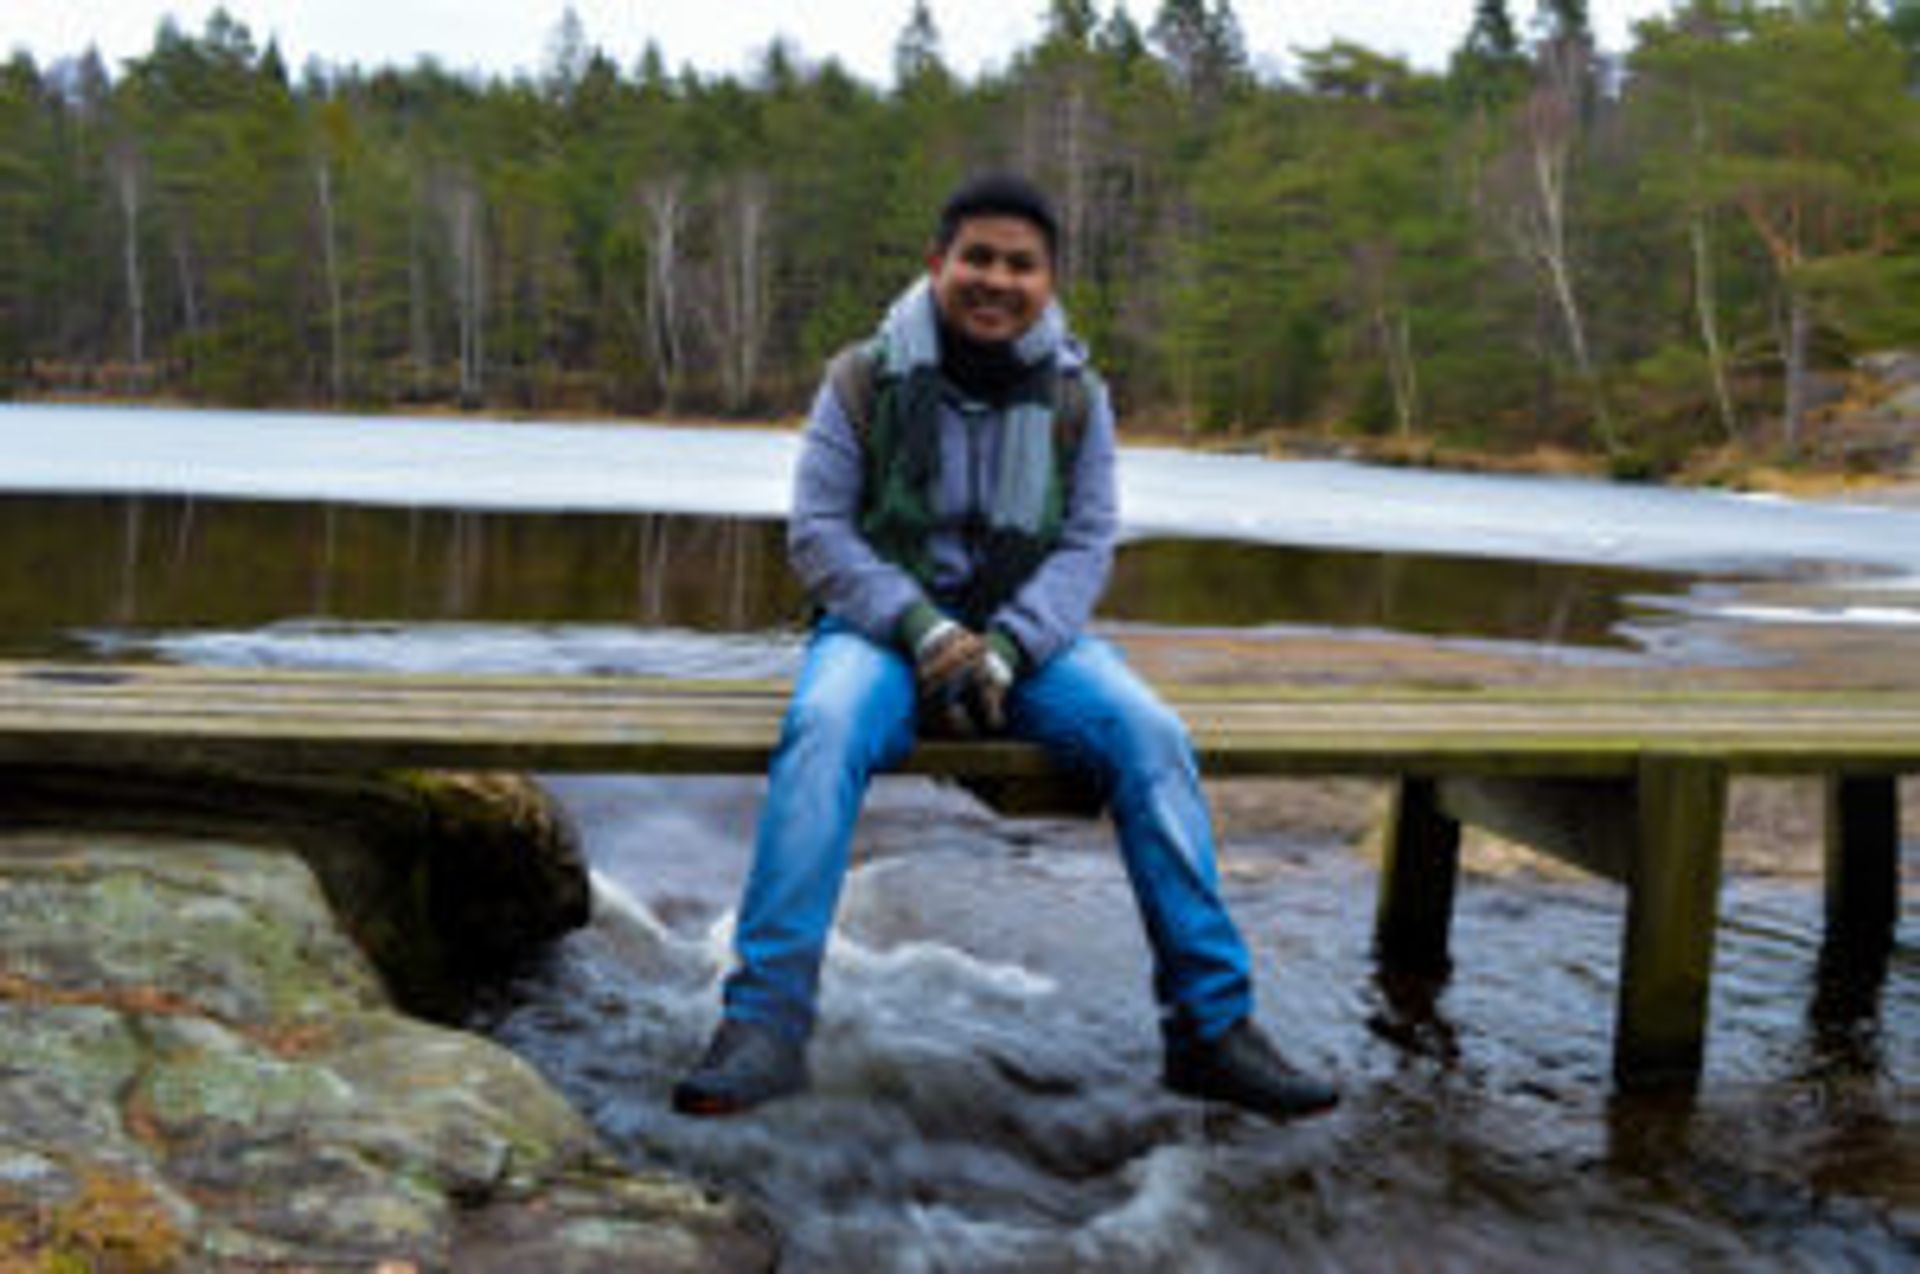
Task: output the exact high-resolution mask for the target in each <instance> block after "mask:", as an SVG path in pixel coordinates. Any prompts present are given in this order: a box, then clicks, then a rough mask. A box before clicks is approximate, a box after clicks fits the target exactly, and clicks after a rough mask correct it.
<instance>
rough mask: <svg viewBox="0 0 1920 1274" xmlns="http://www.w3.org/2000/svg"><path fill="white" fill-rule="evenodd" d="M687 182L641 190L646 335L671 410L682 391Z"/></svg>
mask: <svg viewBox="0 0 1920 1274" xmlns="http://www.w3.org/2000/svg"><path fill="white" fill-rule="evenodd" d="M683 190H684V187H683V183H682V182H681V181H680V179H679V178H677V177H671V178H667V179H666V180H663V181H657V182H651V183H649V184H648V185H647V187H646V188H645V189H644V190H642V191H641V194H640V198H641V201H642V202H643V203H644V204H645V205H646V209H647V223H648V229H649V236H648V244H647V247H648V252H647V332H648V335H649V337H650V338H651V344H652V347H653V364H654V369H655V372H656V374H657V376H658V377H659V382H660V397H661V400H662V402H663V403H664V405H665V406H666V408H667V410H668V411H671V410H673V405H674V400H675V398H676V397H677V395H678V391H679V387H680V369H681V363H682V357H681V348H682V342H681V331H680V326H681V322H682V320H681V308H682V307H681V303H680V290H679V279H680V270H681V264H680V227H681V218H682V215H683V213H684V203H685V197H684V193H683Z"/></svg>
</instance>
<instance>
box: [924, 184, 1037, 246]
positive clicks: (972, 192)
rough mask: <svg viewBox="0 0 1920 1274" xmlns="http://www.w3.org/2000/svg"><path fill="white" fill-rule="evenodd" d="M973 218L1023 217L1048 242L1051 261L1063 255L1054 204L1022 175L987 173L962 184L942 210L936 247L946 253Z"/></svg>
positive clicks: (948, 198) (949, 196)
mask: <svg viewBox="0 0 1920 1274" xmlns="http://www.w3.org/2000/svg"><path fill="white" fill-rule="evenodd" d="M969 217H1019V218H1020V219H1021V220H1023V221H1030V222H1032V223H1033V224H1034V225H1035V226H1037V227H1039V230H1040V234H1041V236H1042V237H1043V238H1045V239H1046V241H1047V257H1048V258H1049V259H1050V260H1051V259H1054V258H1057V257H1058V256H1059V254H1060V222H1059V221H1058V219H1056V218H1055V217H1054V215H1053V204H1052V203H1051V202H1049V201H1048V199H1047V197H1046V195H1045V194H1043V193H1041V190H1040V187H1038V186H1036V185H1034V184H1033V183H1032V182H1030V181H1028V180H1027V179H1026V178H1025V177H1022V176H1020V175H1019V174H1018V173H1004V172H1001V173H983V174H981V175H980V176H977V177H970V178H968V179H967V180H966V181H965V182H962V183H961V184H960V186H959V188H958V189H956V190H955V191H954V192H953V193H952V194H951V195H948V196H947V202H946V203H945V205H943V206H942V207H941V209H940V226H939V229H938V230H937V231H936V233H935V235H934V246H935V247H937V248H940V249H942V250H943V251H944V250H945V249H947V248H949V247H952V246H953V241H954V239H955V237H957V236H958V235H959V233H960V223H961V222H962V221H965V220H966V219H967V218H969Z"/></svg>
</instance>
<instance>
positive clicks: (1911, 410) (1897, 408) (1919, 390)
mask: <svg viewBox="0 0 1920 1274" xmlns="http://www.w3.org/2000/svg"><path fill="white" fill-rule="evenodd" d="M1879 410H1880V414H1881V416H1882V417H1884V418H1886V419H1889V420H1910V421H1914V422H1916V423H1920V384H1916V385H1910V386H1908V387H1907V388H1906V389H1903V390H1901V391H1900V392H1899V393H1897V394H1894V395H1893V396H1892V397H1890V398H1888V399H1887V400H1886V401H1885V402H1883V403H1881V404H1880V409H1879Z"/></svg>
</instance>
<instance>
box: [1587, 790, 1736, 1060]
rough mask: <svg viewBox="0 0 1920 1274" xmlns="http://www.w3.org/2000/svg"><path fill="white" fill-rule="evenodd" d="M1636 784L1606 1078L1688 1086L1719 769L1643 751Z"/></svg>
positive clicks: (1709, 956) (1698, 1014) (1708, 933)
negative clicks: (1610, 1064) (1633, 832)
mask: <svg viewBox="0 0 1920 1274" xmlns="http://www.w3.org/2000/svg"><path fill="white" fill-rule="evenodd" d="M1638 787H1639V793H1638V801H1637V805H1638V809H1639V818H1638V834H1637V836H1636V837H1635V843H1634V845H1633V852H1632V860H1631V864H1630V867H1629V870H1628V873H1627V917H1626V924H1625V926H1624V929H1623V935H1622V941H1621V953H1620V987H1619V1001H1618V1013H1617V1017H1616V1022H1615V1026H1614V1040H1613V1042H1614V1053H1613V1074H1614V1081H1615V1082H1616V1083H1617V1084H1618V1085H1619V1086H1620V1087H1621V1088H1623V1089H1649V1088H1668V1087H1691V1086H1692V1085H1693V1084H1694V1083H1695V1082H1696V1081H1697V1080H1698V1079H1699V1075H1700V1068H1701V1063H1702V1061H1703V1059H1704V1055H1705V1042H1706V1029H1707V1004H1708V999H1707V997H1708V983H1709V980H1710V978H1711V976H1712V971H1713V943H1714V930H1715V927H1716V923H1717V921H1718V918H1719V917H1718V908H1719V897H1720V862H1721V832H1722V830H1723V826H1724V824H1725V821H1726V805H1727V767H1726V765H1725V764H1724V763H1723V762H1722V761H1720V760H1719V759H1718V758H1716V757H1711V756H1701V755H1694V754H1680V753H1665V754H1662V753H1649V754H1647V755H1646V756H1645V757H1643V758H1642V759H1641V762H1640V777H1639V784H1638Z"/></svg>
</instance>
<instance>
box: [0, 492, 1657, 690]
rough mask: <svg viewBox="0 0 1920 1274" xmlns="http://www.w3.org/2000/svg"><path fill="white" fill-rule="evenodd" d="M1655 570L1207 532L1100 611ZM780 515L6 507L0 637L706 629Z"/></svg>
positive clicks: (1139, 556)
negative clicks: (262, 629) (266, 627)
mask: <svg viewBox="0 0 1920 1274" xmlns="http://www.w3.org/2000/svg"><path fill="white" fill-rule="evenodd" d="M1677 579H1678V577H1676V576H1672V575H1662V574H1657V573H1654V572H1648V571H1632V570H1621V569H1606V568H1596V567H1578V566H1564V565H1550V564H1542V563H1529V562H1511V561H1495V560H1481V559H1471V558H1448V557H1438V556H1423V555H1410V554H1389V553H1372V552H1345V551H1338V552H1336V551H1317V550H1304V549H1292V548H1283V547H1276V546H1271V545H1254V544H1240V543H1229V542H1224V541H1217V540H1191V539H1156V540H1149V541H1140V542H1136V543H1132V544H1129V545H1126V546H1125V547H1123V549H1122V550H1121V552H1120V555H1119V560H1118V562H1117V565H1116V568H1115V577H1114V581H1113V585H1112V588H1111V589H1110V590H1109V593H1108V595H1107V598H1106V600H1105V603H1104V604H1103V607H1102V611H1101V613H1102V615H1103V616H1105V617H1106V618H1109V619H1114V620H1125V621H1131V622H1136V623H1145V624H1162V625H1172V626H1179V627H1194V628H1206V627H1232V628H1242V627H1255V626H1261V625H1279V624H1307V625H1324V626H1332V627H1366V628H1379V629H1393V630H1399V631H1405V632H1415V633H1424V634H1442V635H1471V636H1481V637H1492V638H1505V639H1512V640H1520V641H1533V642H1543V643H1549V644H1567V645H1596V644H1612V645H1619V644H1624V643H1623V642H1622V640H1621V638H1620V637H1619V636H1618V634H1617V632H1616V626H1617V625H1618V624H1619V623H1620V622H1621V621H1622V620H1623V619H1625V618H1626V617H1627V615H1628V605H1627V602H1626V600H1625V599H1627V598H1628V597H1630V596H1632V595H1635V594H1641V593H1650V592H1672V591H1674V589H1675V587H1676V581H1677ZM805 615H806V604H805V601H804V599H803V598H802V596H801V594H800V591H799V589H798V587H797V585H796V584H795V583H794V581H793V579H792V577H791V575H790V573H789V572H788V570H787V567H786V560H785V551H784V546H783V531H782V527H781V526H780V524H779V523H777V522H770V521H751V520H741V519H729V518H716V517H697V516H688V515H670V514H566V515H559V514H540V513H478V512H470V511H461V510H446V509H421V508H415V509H392V508H381V507H366V506H354V505H339V504H303V503H278V502H241V501H204V500H195V499H192V498H179V497H168V498H123V497H109V496H70V497H12V498H6V499H0V642H4V643H5V644H6V647H7V648H8V649H11V650H13V651H15V652H16V653H17V652H20V651H22V650H27V649H35V648H39V647H41V646H44V645H46V644H47V643H48V642H49V641H50V640H52V637H53V635H54V634H59V633H62V632H67V631H71V630H74V629H80V628H90V627H97V626H101V625H107V626H112V627H119V628H146V629H169V628H181V627H205V626H227V627H247V626H256V625H262V624H269V623H273V622H275V621H279V620H283V619H287V618H291V617H303V618H314V617H323V618H330V619H341V620H402V621H450V620H473V621H479V620H485V621H498V622H508V623H512V622H527V623H552V622H569V623H580V624H594V623H616V624H638V625H642V626H647V627H671V628H677V629H690V630H694V631H698V632H758V631H766V630H771V629H781V628H791V627H795V626H797V625H799V624H801V623H802V622H803V621H804V619H805Z"/></svg>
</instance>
